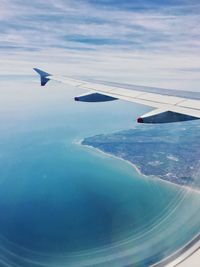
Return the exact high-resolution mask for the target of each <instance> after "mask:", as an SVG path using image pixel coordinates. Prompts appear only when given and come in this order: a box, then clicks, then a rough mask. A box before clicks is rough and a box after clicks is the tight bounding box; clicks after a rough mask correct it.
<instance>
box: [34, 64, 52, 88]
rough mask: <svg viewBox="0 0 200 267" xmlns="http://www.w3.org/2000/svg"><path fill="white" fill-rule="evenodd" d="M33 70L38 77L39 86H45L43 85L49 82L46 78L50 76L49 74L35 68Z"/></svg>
mask: <svg viewBox="0 0 200 267" xmlns="http://www.w3.org/2000/svg"><path fill="white" fill-rule="evenodd" d="M33 69H34V71H36V72H37V73H38V74H39V75H40V81H41V86H45V84H46V83H47V82H48V81H49V80H50V79H49V78H48V77H49V76H51V74H49V73H47V72H45V71H42V70H40V69H37V68H33Z"/></svg>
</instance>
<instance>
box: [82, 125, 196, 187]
mask: <svg viewBox="0 0 200 267" xmlns="http://www.w3.org/2000/svg"><path fill="white" fill-rule="evenodd" d="M199 126H200V125H199V123H197V122H195V123H194V122H193V123H182V124H181V123H178V124H168V125H161V126H158V125H156V126H151V125H144V126H140V125H139V126H137V127H136V128H135V129H130V130H126V131H121V132H117V133H112V134H101V135H96V136H93V137H88V138H85V139H84V140H83V141H82V145H87V146H92V147H94V148H97V149H99V150H101V151H103V152H105V153H108V154H111V155H114V156H116V157H119V158H122V159H124V160H126V161H129V162H131V163H132V164H134V165H136V167H137V168H138V169H139V171H140V172H141V173H142V174H144V175H146V176H154V177H155V176H156V177H158V178H160V179H163V180H165V181H168V182H172V183H175V184H178V185H184V186H189V187H192V188H195V189H200V179H199V168H200V149H199V148H200V127H199Z"/></svg>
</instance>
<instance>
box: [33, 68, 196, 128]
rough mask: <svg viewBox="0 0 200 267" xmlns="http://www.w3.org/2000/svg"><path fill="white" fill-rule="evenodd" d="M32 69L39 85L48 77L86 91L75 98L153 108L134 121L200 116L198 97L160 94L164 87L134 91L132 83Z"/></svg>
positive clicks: (169, 119)
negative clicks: (110, 82)
mask: <svg viewBox="0 0 200 267" xmlns="http://www.w3.org/2000/svg"><path fill="white" fill-rule="evenodd" d="M34 70H35V71H36V72H37V73H38V74H39V75H40V81H41V86H45V85H46V83H47V82H48V81H49V80H54V81H58V82H62V83H64V84H67V85H70V86H74V87H79V88H82V89H85V90H87V91H89V92H88V93H86V94H83V95H80V96H76V97H75V98H74V99H75V101H83V102H105V101H113V100H117V99H120V100H125V101H129V102H134V103H138V104H142V105H146V106H150V107H153V108H154V110H153V111H151V112H149V113H147V114H144V115H142V116H141V117H140V118H138V119H137V121H138V123H169V122H178V121H188V120H195V119H200V100H199V99H192V98H191V99H190V98H188V97H187V98H186V97H179V96H172V95H169V93H168V94H167V95H166V94H165V93H164V90H165V89H163V92H162V89H160V91H161V92H160V93H150V92H149V91H148V90H146V91H145V87H143V90H142V91H139V90H138V86H135V88H136V89H134V87H133V90H132V89H126V88H119V87H115V86H111V85H105V84H101V83H96V82H87V81H83V80H76V79H71V78H67V77H59V76H54V75H52V74H49V73H47V72H44V71H42V70H40V69H38V68H34ZM146 88H148V87H146ZM191 94H192V92H191Z"/></svg>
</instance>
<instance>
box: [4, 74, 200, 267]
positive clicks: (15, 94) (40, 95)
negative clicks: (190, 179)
mask: <svg viewBox="0 0 200 267" xmlns="http://www.w3.org/2000/svg"><path fill="white" fill-rule="evenodd" d="M76 93H77V94H78V93H82V92H81V91H80V92H76V91H75V92H74V90H73V89H70V88H65V86H63V85H60V84H58V85H57V84H54V83H49V85H48V87H45V88H40V87H39V85H38V84H37V83H35V80H34V79H30V81H29V82H27V81H26V79H24V80H22V81H20V80H19V81H16V82H15V83H13V82H8V81H1V95H2V98H1V100H0V104H1V114H0V123H1V131H0V159H1V160H0V185H1V186H0V214H1V217H0V242H1V243H0V262H1V263H0V265H1V266H2V267H4V266H20V267H27V266H29V267H37V266H40V267H41V266H50V267H63V266H67V267H74V266H81V267H84V266H116V267H117V266H128V265H129V266H149V265H151V264H153V263H155V262H157V261H159V260H161V259H163V258H164V257H166V256H168V255H169V254H171V253H173V252H174V251H176V250H178V249H179V248H181V247H182V246H184V245H185V244H186V243H187V242H188V241H190V240H191V239H192V238H194V237H195V236H196V235H197V234H198V233H199V227H200V218H199V216H198V212H199V209H200V208H199V207H200V205H199V204H200V194H199V193H198V192H192V191H190V190H186V189H183V188H181V187H179V186H174V185H170V184H168V183H165V182H162V181H160V180H159V179H156V178H155V179H152V178H148V177H144V176H142V175H141V174H139V173H138V172H137V171H136V170H135V169H134V168H133V167H132V166H131V165H129V164H128V163H126V162H124V161H122V160H120V159H116V158H113V157H111V156H109V155H105V154H103V153H100V152H99V151H97V150H95V149H90V148H87V147H84V146H82V145H80V140H82V139H83V138H84V137H88V136H92V135H96V134H101V133H112V132H115V131H118V130H123V129H130V128H134V127H142V126H140V125H136V123H135V118H136V117H137V116H138V115H141V114H143V113H145V112H147V111H148V109H147V108H145V107H142V106H139V105H133V104H131V103H124V102H121V101H117V102H112V103H102V104H98V103H97V104H89V103H76V102H74V101H73V99H72V98H73V96H75V95H76Z"/></svg>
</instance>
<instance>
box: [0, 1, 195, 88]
mask: <svg viewBox="0 0 200 267" xmlns="http://www.w3.org/2000/svg"><path fill="white" fill-rule="evenodd" d="M199 26H200V2H199V1H198V0H174V1H173V0H168V1H167V0H135V1H130V0H128V1H123V0H115V1H114V0H108V1H106V0H76V1H75V0H49V1H45V0H35V1H28V0H1V2H0V56H1V61H2V63H3V64H1V67H0V71H1V72H2V73H4V74H7V73H10V72H12V73H29V71H28V69H29V67H30V69H31V67H32V66H35V65H39V66H42V67H44V68H48V69H50V70H52V71H57V72H59V73H60V72H61V74H67V73H66V72H65V71H64V70H65V69H67V70H68V73H69V74H75V75H76V74H81V75H82V74H83V75H89V74H91V75H94V76H95V77H100V78H101V77H102V78H104V77H105V78H106V77H108V78H110V79H112V80H113V79H116V77H117V78H118V80H120V81H122V82H123V81H126V80H128V82H137V83H138V82H139V83H140V84H141V83H143V84H145V83H148V84H149V83H152V84H153V83H155V82H157V81H158V83H159V85H160V86H162V85H163V86H165V87H166V86H171V85H172V86H175V87H177V86H178V87H181V86H182V84H183V85H185V82H181V77H183V80H185V79H186V78H188V84H189V82H190V81H192V82H193V83H194V82H195V84H193V87H195V88H196V87H197V86H199V82H198V81H197V80H198V77H200V75H199V73H198V71H197V70H199V68H200V63H199V62H200V60H199V58H200V49H199V48H200V32H199ZM197 75H199V76H198V77H197ZM169 76H170V79H169ZM170 80H171V83H170ZM164 81H166V82H164ZM174 81H176V83H175V82H174Z"/></svg>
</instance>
